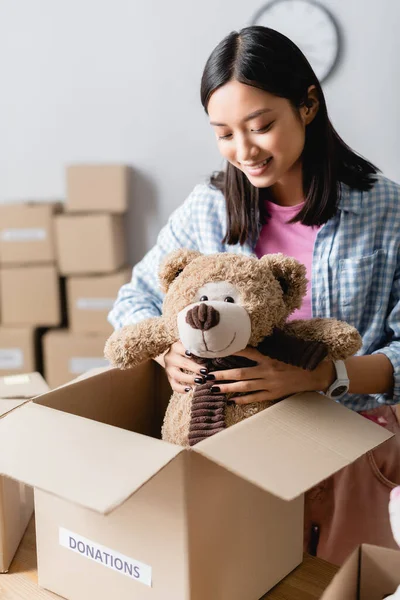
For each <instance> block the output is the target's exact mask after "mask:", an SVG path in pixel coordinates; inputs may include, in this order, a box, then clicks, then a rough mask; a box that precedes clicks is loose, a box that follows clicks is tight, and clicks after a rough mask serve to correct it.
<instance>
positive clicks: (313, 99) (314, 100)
mask: <svg viewBox="0 0 400 600" xmlns="http://www.w3.org/2000/svg"><path fill="white" fill-rule="evenodd" d="M318 109H319V97H318V92H317V88H316V87H315V85H310V87H309V88H308V90H307V98H306V100H305V101H304V104H303V105H302V106H301V107H300V115H301V118H302V121H303V123H304V125H309V124H310V123H311V121H313V120H314V118H315V116H316V114H317V112H318Z"/></svg>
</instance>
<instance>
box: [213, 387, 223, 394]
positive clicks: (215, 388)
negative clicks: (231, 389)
mask: <svg viewBox="0 0 400 600" xmlns="http://www.w3.org/2000/svg"><path fill="white" fill-rule="evenodd" d="M211 391H212V393H213V394H218V392H220V391H221V388H220V387H218V386H217V385H213V386H212V388H211Z"/></svg>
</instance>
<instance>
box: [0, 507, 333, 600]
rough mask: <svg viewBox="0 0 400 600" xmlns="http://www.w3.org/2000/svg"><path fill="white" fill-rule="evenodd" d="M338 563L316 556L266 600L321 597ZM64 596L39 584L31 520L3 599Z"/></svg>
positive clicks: (2, 579)
mask: <svg viewBox="0 0 400 600" xmlns="http://www.w3.org/2000/svg"><path fill="white" fill-rule="evenodd" d="M337 570H338V567H336V566H334V565H331V564H330V563H327V562H325V561H323V560H320V559H318V558H314V557H312V556H305V557H304V561H303V562H302V564H301V565H300V566H299V567H297V569H295V570H294V571H292V572H291V573H290V574H289V575H288V576H287V577H285V579H283V580H282V581H281V583H279V584H278V585H277V586H275V587H274V588H273V589H272V590H271V591H270V592H268V593H267V594H266V595H265V596H263V598H262V600H317V599H318V598H320V596H321V594H322V592H323V591H324V590H325V588H326V587H327V586H328V584H329V582H330V581H331V579H332V577H333V576H334V575H335V573H336V572H337ZM51 598H52V599H53V600H56V599H58V600H60V596H57V595H56V594H52V593H51V592H47V591H46V590H43V589H41V588H39V587H38V584H37V571H36V540H35V522H34V519H32V520H31V522H30V523H29V526H28V528H27V530H26V533H25V536H24V538H23V540H22V542H21V545H20V547H19V549H18V552H17V554H16V556H15V558H14V560H13V562H12V564H11V567H10V571H9V573H6V574H3V575H0V599H1V600H46V599H47V600H50V599H51Z"/></svg>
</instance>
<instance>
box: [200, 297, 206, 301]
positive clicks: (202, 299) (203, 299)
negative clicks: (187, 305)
mask: <svg viewBox="0 0 400 600" xmlns="http://www.w3.org/2000/svg"><path fill="white" fill-rule="evenodd" d="M207 300H208V296H202V297H201V298H200V302H207Z"/></svg>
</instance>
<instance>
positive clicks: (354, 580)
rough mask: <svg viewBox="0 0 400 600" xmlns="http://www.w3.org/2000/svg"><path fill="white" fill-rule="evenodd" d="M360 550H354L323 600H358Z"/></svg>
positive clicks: (328, 588)
mask: <svg viewBox="0 0 400 600" xmlns="http://www.w3.org/2000/svg"><path fill="white" fill-rule="evenodd" d="M359 572H360V548H357V549H356V550H354V552H353V553H352V554H351V555H350V556H349V558H348V559H347V560H346V562H345V563H344V565H343V566H342V567H341V568H340V570H339V571H338V573H337V574H336V575H335V577H334V578H333V579H332V581H331V583H330V584H329V586H328V587H327V588H326V590H325V592H324V593H323V594H322V596H321V600H357V599H358V597H359V596H358V590H359V579H360V577H359Z"/></svg>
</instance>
